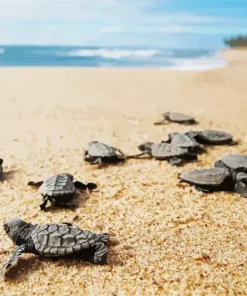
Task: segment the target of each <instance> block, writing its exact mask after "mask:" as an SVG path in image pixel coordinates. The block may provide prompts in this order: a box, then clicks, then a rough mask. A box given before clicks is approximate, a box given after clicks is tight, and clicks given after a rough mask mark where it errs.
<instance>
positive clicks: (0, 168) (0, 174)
mask: <svg viewBox="0 0 247 296" xmlns="http://www.w3.org/2000/svg"><path fill="white" fill-rule="evenodd" d="M2 164H3V159H2V158H0V181H1V180H2V179H3V167H2Z"/></svg>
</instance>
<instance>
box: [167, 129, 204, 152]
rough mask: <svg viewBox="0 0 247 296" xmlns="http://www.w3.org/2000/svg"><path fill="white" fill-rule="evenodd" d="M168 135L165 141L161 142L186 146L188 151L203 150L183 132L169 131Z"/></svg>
mask: <svg viewBox="0 0 247 296" xmlns="http://www.w3.org/2000/svg"><path fill="white" fill-rule="evenodd" d="M168 137H169V139H168V140H167V141H162V143H171V144H174V145H176V146H179V147H182V148H188V149H190V152H194V153H200V152H204V150H203V149H202V148H201V146H200V144H199V143H197V141H196V140H195V139H194V138H190V137H189V136H188V135H186V134H185V133H170V134H169V135H168Z"/></svg>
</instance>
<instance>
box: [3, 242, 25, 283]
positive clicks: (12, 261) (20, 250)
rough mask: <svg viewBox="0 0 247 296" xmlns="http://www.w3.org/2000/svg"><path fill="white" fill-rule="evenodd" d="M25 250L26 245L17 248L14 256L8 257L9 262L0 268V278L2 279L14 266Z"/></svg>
mask: <svg viewBox="0 0 247 296" xmlns="http://www.w3.org/2000/svg"><path fill="white" fill-rule="evenodd" d="M26 249H27V245H25V244H24V245H21V246H19V247H18V248H17V249H16V251H15V252H14V254H13V255H12V256H11V257H10V259H9V261H8V262H7V263H5V264H4V265H3V267H2V271H1V276H2V277H3V278H4V277H5V274H6V272H7V271H8V269H9V268H11V267H12V266H14V265H15V264H16V263H17V261H18V260H19V258H20V256H21V254H22V253H24V252H25V251H26Z"/></svg>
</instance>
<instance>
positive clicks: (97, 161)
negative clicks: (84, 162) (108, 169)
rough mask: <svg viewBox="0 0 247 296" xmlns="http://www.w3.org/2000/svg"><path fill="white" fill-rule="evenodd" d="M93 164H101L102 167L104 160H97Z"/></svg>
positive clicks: (99, 158)
mask: <svg viewBox="0 0 247 296" xmlns="http://www.w3.org/2000/svg"><path fill="white" fill-rule="evenodd" d="M91 164H101V165H102V160H101V157H98V158H96V159H95V160H94V161H93V162H91Z"/></svg>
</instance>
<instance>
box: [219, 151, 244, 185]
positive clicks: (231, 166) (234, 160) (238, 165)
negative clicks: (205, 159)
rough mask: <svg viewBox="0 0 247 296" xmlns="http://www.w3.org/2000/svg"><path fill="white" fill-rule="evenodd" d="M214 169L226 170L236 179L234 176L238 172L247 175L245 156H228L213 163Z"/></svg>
mask: <svg viewBox="0 0 247 296" xmlns="http://www.w3.org/2000/svg"><path fill="white" fill-rule="evenodd" d="M214 166H215V167H221V168H226V169H227V170H228V171H229V172H230V174H231V175H232V177H233V180H235V179H236V174H237V173H239V172H242V173H247V156H245V155H242V154H228V155H226V156H224V157H222V158H221V159H219V160H217V161H216V162H215V163H214Z"/></svg>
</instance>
